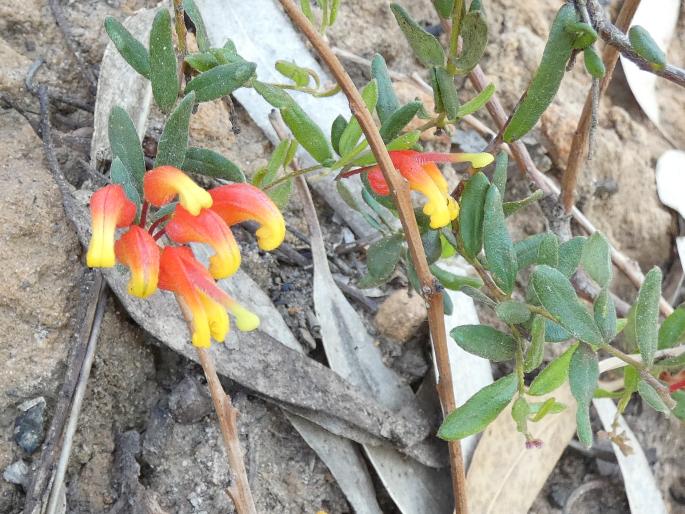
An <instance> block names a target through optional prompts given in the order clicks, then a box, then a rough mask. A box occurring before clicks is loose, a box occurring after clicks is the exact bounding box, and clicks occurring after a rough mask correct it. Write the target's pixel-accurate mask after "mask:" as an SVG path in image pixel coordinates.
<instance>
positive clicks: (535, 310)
mask: <svg viewBox="0 0 685 514" xmlns="http://www.w3.org/2000/svg"><path fill="white" fill-rule="evenodd" d="M526 307H528V310H529V311H530V312H532V313H533V314H539V315H540V316H542V317H543V318H547V319H549V320H551V321H554V322H555V323H557V322H558V320H557V319H556V318H555V317H554V316H552V315H551V314H550V313H549V311H547V309H545V308H544V307H540V306H538V305H531V304H528V303H527V304H526Z"/></svg>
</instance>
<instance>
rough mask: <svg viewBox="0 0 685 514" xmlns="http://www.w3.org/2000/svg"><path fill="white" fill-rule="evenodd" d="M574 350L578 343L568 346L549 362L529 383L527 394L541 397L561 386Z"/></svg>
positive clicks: (566, 375)
mask: <svg viewBox="0 0 685 514" xmlns="http://www.w3.org/2000/svg"><path fill="white" fill-rule="evenodd" d="M576 348H578V343H575V344H573V345H571V346H569V347H568V349H567V350H566V351H565V352H564V353H562V354H561V355H560V356H559V357H557V358H556V359H554V360H553V361H552V362H550V363H549V364H548V365H547V367H546V368H545V369H543V370H542V371H541V372H540V373H539V374H538V376H537V377H535V379H534V380H533V381H532V382H531V384H530V386H529V387H528V394H530V395H533V396H542V395H545V394H547V393H551V392H552V391H554V390H555V389H556V388H557V387H559V386H560V385H561V384H563V383H564V382H566V377H568V367H569V364H570V362H571V357H573V353H574V352H575V351H576Z"/></svg>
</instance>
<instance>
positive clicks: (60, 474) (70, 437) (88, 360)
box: [45, 273, 107, 514]
mask: <svg viewBox="0 0 685 514" xmlns="http://www.w3.org/2000/svg"><path fill="white" fill-rule="evenodd" d="M95 287H96V288H97V301H96V305H97V306H96V311H95V318H94V319H93V325H92V330H91V332H90V336H89V337H88V346H87V347H86V355H85V357H84V359H83V366H82V367H81V372H80V373H79V377H78V384H77V386H76V390H75V391H74V399H73V401H72V403H71V411H70V412H69V422H68V423H67V426H66V429H65V431H64V440H63V442H62V452H61V453H60V456H59V461H58V463H57V469H56V470H55V475H54V480H53V482H52V488H51V490H50V501H49V502H48V507H47V509H46V511H45V514H55V513H56V512H57V508H58V503H59V501H60V497H61V495H60V491H61V489H62V482H63V481H64V475H65V474H66V472H67V465H68V464H69V457H70V456H71V445H72V443H73V441H74V435H75V434H76V428H77V425H78V417H79V413H80V412H81V405H83V398H84V397H85V395H86V387H87V385H88V378H89V377H90V369H91V367H92V365H93V359H94V358H95V348H97V342H98V337H99V336H100V327H101V326H102V318H103V316H104V313H105V305H106V304H107V286H106V284H105V281H104V280H103V278H102V274H101V273H98V274H97V276H96V284H95Z"/></svg>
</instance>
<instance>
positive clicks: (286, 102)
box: [252, 80, 295, 109]
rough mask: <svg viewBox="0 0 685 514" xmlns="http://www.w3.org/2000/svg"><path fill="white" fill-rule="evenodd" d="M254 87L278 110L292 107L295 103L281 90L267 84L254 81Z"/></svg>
mask: <svg viewBox="0 0 685 514" xmlns="http://www.w3.org/2000/svg"><path fill="white" fill-rule="evenodd" d="M252 87H253V88H254V90H255V91H257V93H259V95H261V97H262V98H264V100H266V101H267V102H269V103H270V104H271V105H273V106H274V107H275V108H276V109H285V108H286V107H290V106H292V105H293V104H294V103H295V101H294V100H293V99H292V97H291V96H290V95H289V94H288V93H286V92H285V91H283V90H282V89H281V88H278V87H275V86H272V85H271V84H266V83H264V82H260V81H258V80H253V81H252Z"/></svg>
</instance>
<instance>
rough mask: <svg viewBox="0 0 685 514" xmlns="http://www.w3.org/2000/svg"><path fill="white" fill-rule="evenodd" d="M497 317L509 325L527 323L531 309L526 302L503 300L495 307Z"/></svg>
mask: <svg viewBox="0 0 685 514" xmlns="http://www.w3.org/2000/svg"><path fill="white" fill-rule="evenodd" d="M495 313H496V314H497V317H498V318H499V319H501V320H502V321H504V322H505V323H507V324H509V325H516V324H521V323H525V322H526V321H528V320H529V319H530V311H529V310H528V307H526V305H525V304H523V303H521V302H517V301H516V300H507V301H504V302H501V303H499V304H498V305H497V307H496V308H495Z"/></svg>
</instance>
